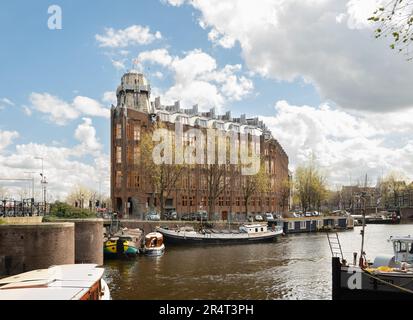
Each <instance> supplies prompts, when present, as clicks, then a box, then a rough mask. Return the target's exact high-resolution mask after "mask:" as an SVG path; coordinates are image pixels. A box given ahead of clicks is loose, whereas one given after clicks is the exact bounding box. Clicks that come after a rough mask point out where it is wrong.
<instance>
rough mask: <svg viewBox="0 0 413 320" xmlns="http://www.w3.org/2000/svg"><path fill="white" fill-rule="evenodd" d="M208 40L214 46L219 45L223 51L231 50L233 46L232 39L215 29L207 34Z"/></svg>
mask: <svg viewBox="0 0 413 320" xmlns="http://www.w3.org/2000/svg"><path fill="white" fill-rule="evenodd" d="M208 39H209V40H210V41H211V42H213V43H214V44H215V45H220V46H221V47H223V48H225V49H231V48H232V47H233V46H234V45H235V39H234V38H231V37H230V36H228V35H223V34H222V33H220V32H219V31H218V30H217V29H215V28H213V29H212V30H211V31H210V32H209V33H208Z"/></svg>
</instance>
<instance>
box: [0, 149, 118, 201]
mask: <svg viewBox="0 0 413 320" xmlns="http://www.w3.org/2000/svg"><path fill="white" fill-rule="evenodd" d="M77 150H78V148H77V147H75V148H73V149H70V148H65V147H55V146H46V145H43V144H36V143H29V144H24V145H17V146H16V150H15V152H13V154H10V155H3V154H1V153H0V175H1V176H2V177H5V178H16V177H28V175H27V174H26V173H25V172H38V173H40V172H41V161H40V160H36V159H35V157H36V156H39V157H43V158H44V173H45V176H46V179H47V182H48V184H47V193H48V199H49V200H52V201H53V200H57V199H60V200H64V199H65V198H66V196H67V195H68V194H69V193H70V192H71V190H72V188H74V187H75V186H77V185H84V186H86V187H88V188H90V189H92V190H96V191H98V189H99V180H100V182H101V188H102V193H103V195H105V194H106V195H108V194H109V188H110V177H109V172H110V170H109V157H108V155H105V154H101V153H99V154H96V155H95V156H94V157H93V159H92V162H91V163H87V162H85V161H82V159H80V158H79V157H78V155H77V154H75V153H77ZM33 176H34V177H35V197H36V201H41V199H42V194H41V192H40V190H41V189H40V175H39V174H35V175H33ZM29 187H30V189H31V185H30V186H29V185H28V184H27V183H20V184H19V185H18V186H17V188H11V187H10V185H5V188H6V189H8V190H9V189H10V190H11V191H15V194H14V195H13V196H14V197H18V192H19V191H21V190H22V189H23V190H24V189H28V188H29Z"/></svg>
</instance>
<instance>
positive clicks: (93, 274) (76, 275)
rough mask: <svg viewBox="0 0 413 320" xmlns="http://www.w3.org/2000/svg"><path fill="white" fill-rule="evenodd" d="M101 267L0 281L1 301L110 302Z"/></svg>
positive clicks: (50, 271)
mask: <svg viewBox="0 0 413 320" xmlns="http://www.w3.org/2000/svg"><path fill="white" fill-rule="evenodd" d="M103 273H104V269H103V268H98V266H97V265H96V264H70V265H60V266H52V267H50V268H48V269H40V270H33V271H29V272H25V273H22V274H18V275H15V276H12V277H8V278H4V279H0V300H110V299H111V296H110V292H109V287H108V285H107V283H106V282H105V280H104V279H103Z"/></svg>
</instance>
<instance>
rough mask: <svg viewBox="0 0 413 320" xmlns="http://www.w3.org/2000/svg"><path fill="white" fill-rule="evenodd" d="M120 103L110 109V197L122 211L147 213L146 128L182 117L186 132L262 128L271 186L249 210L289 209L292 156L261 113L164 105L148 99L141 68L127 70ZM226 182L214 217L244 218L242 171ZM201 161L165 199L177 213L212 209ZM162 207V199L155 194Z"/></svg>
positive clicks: (168, 207)
mask: <svg viewBox="0 0 413 320" xmlns="http://www.w3.org/2000/svg"><path fill="white" fill-rule="evenodd" d="M116 95H117V106H116V107H115V106H112V109H111V199H112V206H113V209H114V210H115V211H117V212H118V213H119V214H120V215H121V216H122V217H133V218H143V217H144V216H145V214H146V213H147V212H148V208H149V203H150V202H149V201H150V197H151V195H152V193H153V190H151V188H150V187H149V184H148V183H146V182H145V180H147V175H150V172H144V171H145V170H143V168H142V163H141V161H140V160H141V148H140V141H141V136H142V134H143V133H144V132H145V131H146V130H148V129H150V128H151V126H153V124H154V123H155V122H162V123H164V124H165V125H166V127H167V128H169V129H171V130H173V129H174V127H175V124H176V123H177V122H179V123H180V124H182V126H183V130H184V132H186V131H187V130H188V129H191V128H199V129H201V130H206V129H207V128H215V129H219V130H223V131H228V130H232V131H235V132H238V133H239V132H258V133H260V136H259V139H260V146H261V147H260V153H261V158H262V159H263V163H264V164H265V170H266V173H267V174H268V177H269V182H270V184H271V192H268V193H261V194H255V195H253V196H252V197H251V198H250V200H249V204H248V208H249V209H248V211H249V214H254V213H263V212H279V213H281V212H285V211H287V210H288V202H289V190H285V184H284V182H285V181H287V180H288V179H289V171H288V156H287V154H286V153H285V151H284V149H283V148H282V146H281V145H280V144H279V143H278V141H277V140H276V139H274V138H273V137H272V134H271V132H270V131H269V130H268V129H267V127H266V126H265V124H264V123H263V122H262V121H259V120H258V118H252V119H248V118H246V116H245V115H241V117H240V118H233V117H231V113H230V112H227V113H226V114H225V115H216V114H215V109H214V108H212V109H211V110H210V111H209V112H199V111H198V106H197V105H195V106H194V107H193V108H192V109H182V108H181V107H180V104H179V102H176V103H175V104H174V105H172V106H163V105H162V104H161V101H160V98H159V97H158V98H156V99H155V101H153V102H150V99H149V98H150V85H149V83H148V82H147V80H146V79H145V77H144V76H143V75H142V74H137V73H131V72H130V73H126V74H125V75H124V76H123V77H122V81H121V85H120V86H119V87H118V89H117V92H116ZM226 179H230V180H228V181H229V182H228V184H227V185H226V187H225V190H224V191H223V192H222V193H221V194H220V195H219V197H218V198H217V200H216V202H215V204H214V218H216V219H222V220H226V219H227V218H228V215H230V214H231V219H233V220H234V219H235V220H237V219H238V220H243V219H245V217H246V212H245V203H244V200H243V198H244V197H243V194H242V190H241V189H240V185H241V184H242V183H243V180H242V179H243V178H242V176H241V175H240V174H238V175H237V174H235V175H234V174H231V176H230V177H228V178H226ZM206 187H207V186H206V184H205V178H204V176H203V167H202V165H196V166H194V167H191V169H187V170H185V172H184V173H183V174H182V176H181V177H180V179H179V181H178V182H177V183H176V187H175V189H174V190H173V192H171V195H170V196H169V198H167V199H166V201H165V208H166V210H170V211H172V210H174V211H177V212H178V214H179V215H182V214H186V213H192V212H197V211H198V210H207V209H208V206H207V205H208V199H207V198H208V196H207V194H208V193H207V190H206ZM154 204H155V206H156V207H157V208H158V210H159V199H156V198H155V203H154Z"/></svg>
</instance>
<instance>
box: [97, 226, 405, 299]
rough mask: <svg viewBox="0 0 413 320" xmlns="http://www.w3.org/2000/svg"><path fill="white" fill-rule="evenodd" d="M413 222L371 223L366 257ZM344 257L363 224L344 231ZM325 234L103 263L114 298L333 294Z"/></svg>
mask: <svg viewBox="0 0 413 320" xmlns="http://www.w3.org/2000/svg"><path fill="white" fill-rule="evenodd" d="M408 234H413V226H412V225H369V226H368V227H367V228H366V240H365V243H366V245H365V248H366V251H367V256H368V258H371V259H373V258H374V256H376V255H377V254H391V253H392V248H391V246H390V244H389V243H388V242H387V239H388V238H389V236H391V235H408ZM339 235H340V240H341V244H342V247H343V253H344V256H345V257H346V258H347V260H348V261H352V255H353V252H354V251H357V252H359V251H360V240H361V237H360V228H356V229H355V230H354V231H346V232H341V233H340V234H339ZM330 257H331V253H330V248H329V246H328V242H327V238H326V235H325V234H323V233H317V234H301V235H292V236H288V237H284V238H281V239H280V240H279V241H278V242H277V243H271V244H256V245H239V246H220V247H217V246H212V247H204V248H199V247H167V248H166V251H165V254H164V255H163V256H161V257H146V256H140V257H138V258H137V259H135V260H120V261H117V260H112V261H109V262H107V263H105V266H106V279H107V280H108V284H109V287H110V289H111V293H112V296H113V298H114V299H166V300H168V299H330V297H331V266H330V264H331V262H330Z"/></svg>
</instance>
